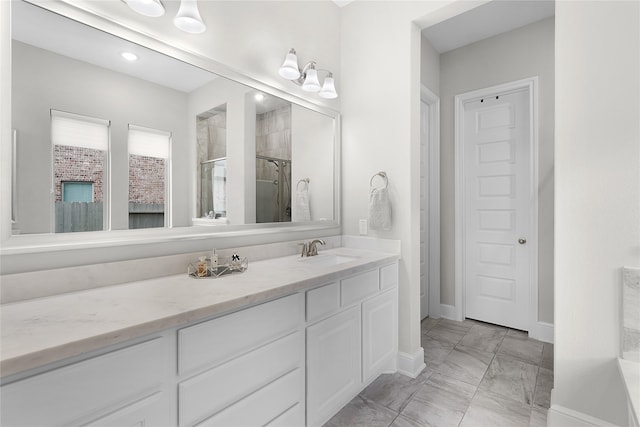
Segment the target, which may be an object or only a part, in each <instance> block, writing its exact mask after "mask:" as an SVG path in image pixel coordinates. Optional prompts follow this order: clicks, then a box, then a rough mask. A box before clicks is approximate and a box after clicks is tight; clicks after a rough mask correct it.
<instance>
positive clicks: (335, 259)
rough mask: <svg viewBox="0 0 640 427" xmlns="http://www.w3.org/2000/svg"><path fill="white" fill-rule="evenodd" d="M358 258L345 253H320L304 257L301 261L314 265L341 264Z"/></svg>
mask: <svg viewBox="0 0 640 427" xmlns="http://www.w3.org/2000/svg"><path fill="white" fill-rule="evenodd" d="M356 259H358V258H357V257H351V256H344V255H333V254H331V255H318V256H312V257H308V258H303V259H301V260H300V262H304V263H305V264H313V265H326V266H330V265H339V264H344V263H345V262H349V261H353V260H356Z"/></svg>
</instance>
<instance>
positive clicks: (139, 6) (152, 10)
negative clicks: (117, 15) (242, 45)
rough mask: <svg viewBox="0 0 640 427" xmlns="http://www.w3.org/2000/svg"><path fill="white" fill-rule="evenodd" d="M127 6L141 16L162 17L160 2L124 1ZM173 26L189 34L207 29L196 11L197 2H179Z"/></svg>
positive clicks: (162, 10)
mask: <svg viewBox="0 0 640 427" xmlns="http://www.w3.org/2000/svg"><path fill="white" fill-rule="evenodd" d="M124 1H125V2H126V3H127V6H129V8H131V9H132V10H135V11H136V12H138V13H139V14H141V15H145V16H151V17H158V16H162V15H164V6H163V5H162V3H161V2H160V0H124ZM173 24H174V25H175V26H176V27H178V28H180V29H181V30H182V31H184V32H187V33H191V34H200V33H204V32H205V31H206V29H207V26H206V25H205V23H204V21H202V17H201V16H200V11H199V10H198V0H181V1H180V8H179V9H178V13H177V14H176V17H175V18H173Z"/></svg>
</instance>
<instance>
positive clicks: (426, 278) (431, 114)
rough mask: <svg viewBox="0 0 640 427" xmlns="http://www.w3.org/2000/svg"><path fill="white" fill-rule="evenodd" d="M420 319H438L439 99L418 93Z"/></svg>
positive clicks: (426, 93) (430, 93)
mask: <svg viewBox="0 0 640 427" xmlns="http://www.w3.org/2000/svg"><path fill="white" fill-rule="evenodd" d="M420 100H421V103H420V319H424V318H425V317H427V316H429V317H434V318H438V317H440V98H438V96H437V95H435V94H434V93H433V92H431V91H430V90H429V89H427V88H426V87H424V86H423V87H422V89H421V93H420Z"/></svg>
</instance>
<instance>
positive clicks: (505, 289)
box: [462, 90, 531, 330]
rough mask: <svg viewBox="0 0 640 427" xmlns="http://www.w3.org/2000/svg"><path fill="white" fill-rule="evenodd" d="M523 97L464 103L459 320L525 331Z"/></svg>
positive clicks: (526, 140)
mask: <svg viewBox="0 0 640 427" xmlns="http://www.w3.org/2000/svg"><path fill="white" fill-rule="evenodd" d="M529 127H530V123H529V91H528V90H520V91H518V92H514V93H509V94H506V95H499V96H498V95H493V96H491V97H488V98H484V99H483V100H475V101H470V102H467V103H465V105H464V134H463V139H462V142H463V147H464V168H465V169H464V176H465V178H464V205H465V206H464V212H465V215H464V233H465V234H464V235H465V243H464V251H465V274H464V280H465V284H464V286H465V316H466V317H469V318H472V319H477V320H481V321H485V322H490V323H495V324H499V325H504V326H508V327H512V328H516V329H522V330H527V329H528V323H527V319H528V308H529V287H530V283H529V281H530V279H529V277H530V275H529V268H530V265H529V250H528V246H527V244H526V239H527V236H528V231H529V216H530V213H529V188H530V183H529V176H530V173H529V172H530V171H529V168H530V144H531V142H530V132H529Z"/></svg>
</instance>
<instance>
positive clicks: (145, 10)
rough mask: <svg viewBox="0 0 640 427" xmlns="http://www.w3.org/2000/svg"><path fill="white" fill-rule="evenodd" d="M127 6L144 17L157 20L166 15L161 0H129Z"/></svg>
mask: <svg viewBox="0 0 640 427" xmlns="http://www.w3.org/2000/svg"><path fill="white" fill-rule="evenodd" d="M127 6H129V8H130V9H131V10H135V11H136V12H138V13H139V14H141V15H144V16H151V17H153V18H156V17H158V16H162V15H164V6H163V5H162V3H160V0H127Z"/></svg>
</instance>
